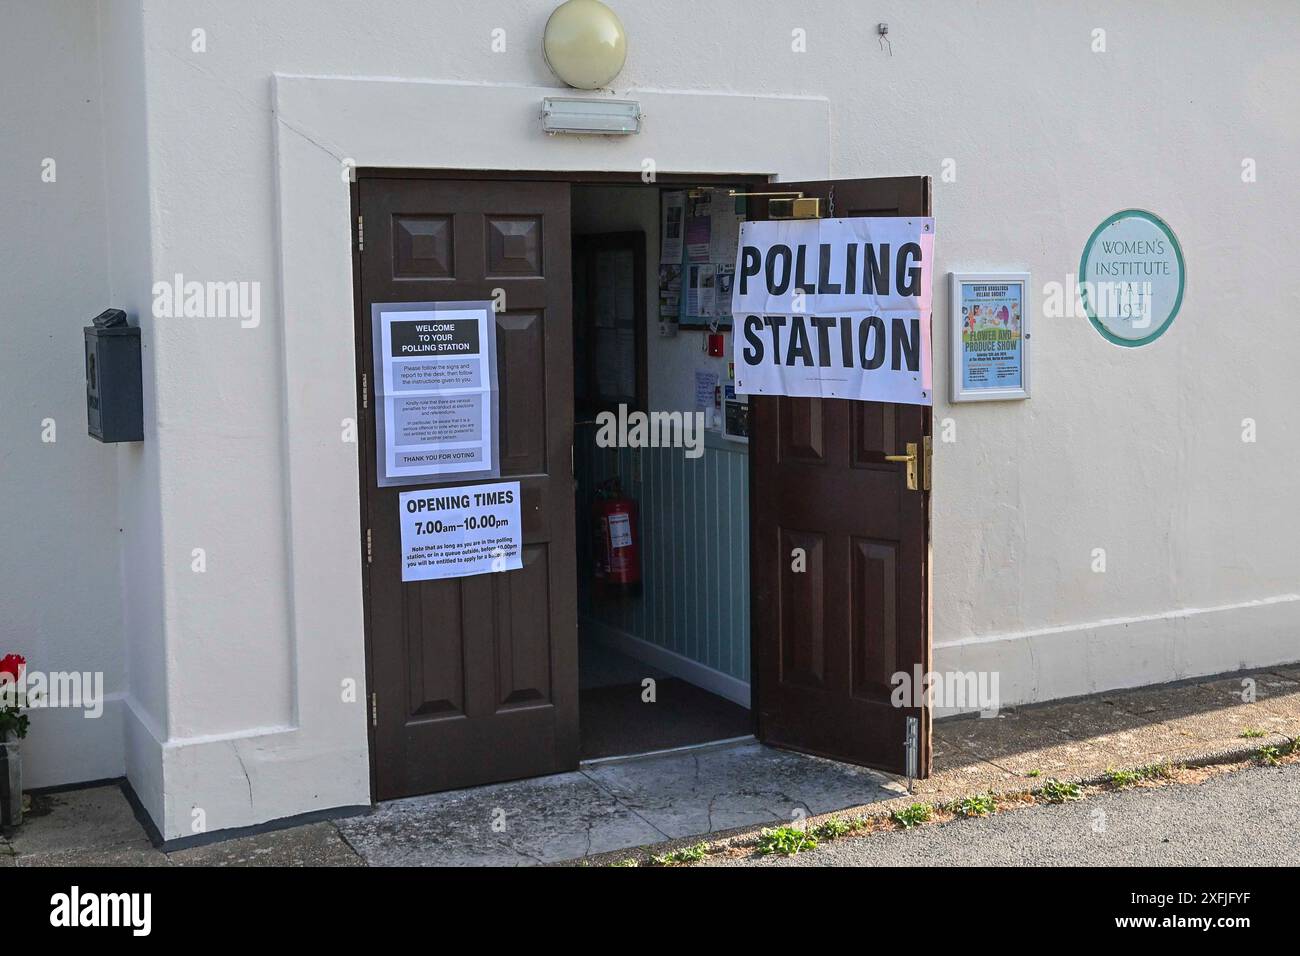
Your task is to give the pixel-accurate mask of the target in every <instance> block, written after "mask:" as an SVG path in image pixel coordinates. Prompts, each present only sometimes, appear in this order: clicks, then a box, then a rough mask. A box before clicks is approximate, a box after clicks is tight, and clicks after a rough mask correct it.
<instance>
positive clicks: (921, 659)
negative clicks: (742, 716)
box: [749, 177, 931, 776]
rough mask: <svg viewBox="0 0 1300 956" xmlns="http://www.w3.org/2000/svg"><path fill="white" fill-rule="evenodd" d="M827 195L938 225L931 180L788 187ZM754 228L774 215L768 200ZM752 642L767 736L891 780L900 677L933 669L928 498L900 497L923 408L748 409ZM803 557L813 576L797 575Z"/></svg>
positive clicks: (764, 404)
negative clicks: (887, 774)
mask: <svg viewBox="0 0 1300 956" xmlns="http://www.w3.org/2000/svg"><path fill="white" fill-rule="evenodd" d="M766 188H768V189H774V190H775V189H780V190H786V189H789V190H802V191H803V192H804V194H805V195H808V196H820V197H821V199H822V214H823V215H824V216H827V217H850V216H920V215H930V180H929V178H928V177H905V178H895V179H849V180H834V181H829V182H807V183H780V184H772V185H770V186H768V187H766ZM751 202H753V203H754V209H753V213H754V214H752V215H751V216H750V218H756V219H762V218H765V211H766V207H765V204H764V201H762V200H751ZM749 405H750V416H751V417H750V443H749V453H750V460H751V469H752V471H751V482H752V492H751V501H752V510H751V519H750V529H751V532H750V533H751V545H750V548H751V568H752V583H753V591H754V593H753V639H754V642H755V657H756V659H757V668H756V670H757V678H758V680H757V687H756V699H757V701H758V726H759V737H760V739H762V740H764V741H766V742H767V743H770V744H775V745H778V746H782V747H789V748H791V749H793V750H801V751H805V752H808V753H815V754H820V755H822V756H826V757H832V758H835V759H837V760H845V761H849V762H852V763H858V764H864V765H866V766H871V767H878V768H881V769H884V770H889V771H892V772H895V773H899V772H902V771H903V770H904V768H905V750H904V739H905V736H906V718H907V717H917V718H919V720H920V725H919V729H920V734H919V743H920V748H919V753H918V769H919V771H920V775H921V776H927V775H928V773H929V767H930V720H929V713H928V710H927V709H924V708H913V707H904V708H896V707H894V706H892V705H891V703H890V695H891V692H892V691H893V689H894V688H893V686H892V685H891V681H890V678H891V676H892V675H893V674H894V673H896V672H898V671H903V672H906V673H907V674H908V675H912V673H913V666H914V665H917V664H919V665H920V666H921V669H922V671H926V670H928V669H929V661H930V637H929V622H928V616H929V608H928V593H929V592H928V586H927V568H928V560H927V558H928V548H929V505H928V500H927V499H928V498H929V495H928V494H927V493H926V492H923V491H910V490H908V488H907V480H906V473H905V468H906V466H905V465H903V464H901V463H894V462H887V461H885V460H884V456H885V455H893V454H903V453H905V451H906V446H907V444H908V443H909V442H915V443H916V444H917V445H918V447H919V446H920V445H921V438H922V436H923V435H928V434H929V433H930V422H931V413H930V409H929V408H925V407H921V406H918V405H895V404H883V403H879V402H856V401H848V400H844V399H816V398H784V397H759V396H752V395H751V396H750V399H749ZM796 548H801V549H803V551H804V553H805V554H806V556H807V567H806V570H803V571H796V570H794V565H793V559H792V552H794V549H796Z"/></svg>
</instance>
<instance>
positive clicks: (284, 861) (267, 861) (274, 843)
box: [168, 823, 365, 866]
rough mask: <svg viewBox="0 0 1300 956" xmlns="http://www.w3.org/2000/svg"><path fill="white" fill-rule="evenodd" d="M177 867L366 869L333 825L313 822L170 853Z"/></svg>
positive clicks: (170, 857)
mask: <svg viewBox="0 0 1300 956" xmlns="http://www.w3.org/2000/svg"><path fill="white" fill-rule="evenodd" d="M168 857H169V859H170V860H171V862H172V863H173V864H174V865H176V866H364V865H365V864H364V863H363V862H362V860H361V857H360V856H358V855H357V852H356V851H355V850H353V849H352V847H350V846H349V845H348V844H347V842H346V841H345V840H344V839H343V837H342V835H340V833H339V831H338V828H337V827H336V826H335V825H334V824H333V823H312V824H308V825H307V826H301V827H292V828H290V829H288V830H274V831H271V832H268V833H259V834H257V835H256V836H249V837H240V838H238V839H235V840H222V841H220V842H219V843H209V844H207V845H205V846H196V847H190V848H189V849H188V850H177V851H175V852H173V853H169V854H168Z"/></svg>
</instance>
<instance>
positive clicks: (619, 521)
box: [591, 478, 641, 591]
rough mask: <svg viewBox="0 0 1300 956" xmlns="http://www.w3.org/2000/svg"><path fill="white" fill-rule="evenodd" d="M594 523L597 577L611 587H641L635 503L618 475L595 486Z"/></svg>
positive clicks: (592, 509)
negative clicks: (625, 493) (625, 494)
mask: <svg viewBox="0 0 1300 956" xmlns="http://www.w3.org/2000/svg"><path fill="white" fill-rule="evenodd" d="M591 524H592V543H593V544H594V546H595V547H594V548H593V553H592V558H593V561H594V563H595V568H594V571H595V576H596V580H597V581H599V582H601V583H602V584H604V585H606V586H607V587H609V588H611V589H619V590H627V591H637V590H639V589H640V587H641V554H640V544H639V541H638V539H639V537H640V536H639V534H638V532H637V519H636V502H635V501H633V500H632V499H631V498H628V497H625V496H624V495H623V492H622V489H621V488H620V487H619V483H618V479H617V478H611V479H609V480H608V481H606V482H604V483H602V484H601V485H600V487H599V488H597V489H596V500H595V501H593V502H592V504H591Z"/></svg>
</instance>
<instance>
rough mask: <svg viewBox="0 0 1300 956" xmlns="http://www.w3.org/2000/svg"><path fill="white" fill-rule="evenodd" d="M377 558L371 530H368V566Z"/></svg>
mask: <svg viewBox="0 0 1300 956" xmlns="http://www.w3.org/2000/svg"><path fill="white" fill-rule="evenodd" d="M374 558H375V551H374V544H373V542H372V539H371V535H370V529H369V528H367V529H366V564H370V563H371V562H372V561H373V560H374Z"/></svg>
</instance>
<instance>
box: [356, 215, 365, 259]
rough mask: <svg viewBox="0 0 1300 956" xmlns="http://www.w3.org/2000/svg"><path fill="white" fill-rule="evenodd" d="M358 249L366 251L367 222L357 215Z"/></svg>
mask: <svg viewBox="0 0 1300 956" xmlns="http://www.w3.org/2000/svg"><path fill="white" fill-rule="evenodd" d="M357 251H358V252H365V251H366V224H365V222H364V221H363V220H362V218H361V217H360V216H357Z"/></svg>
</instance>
